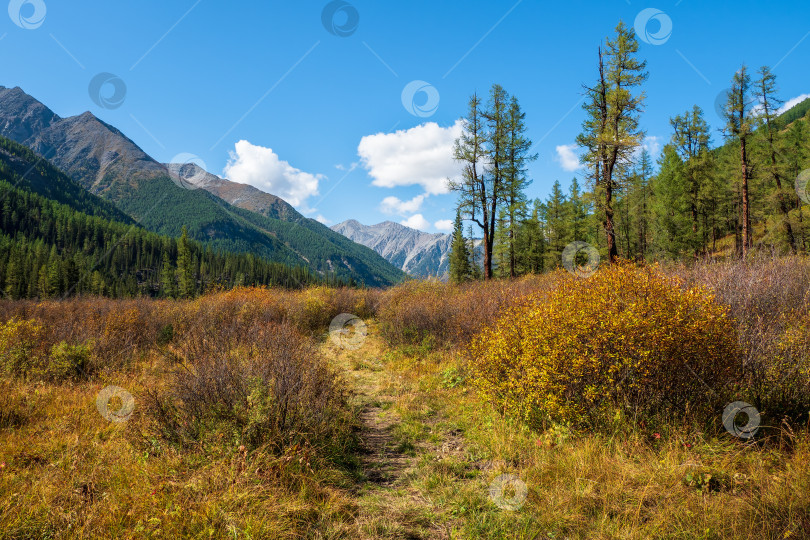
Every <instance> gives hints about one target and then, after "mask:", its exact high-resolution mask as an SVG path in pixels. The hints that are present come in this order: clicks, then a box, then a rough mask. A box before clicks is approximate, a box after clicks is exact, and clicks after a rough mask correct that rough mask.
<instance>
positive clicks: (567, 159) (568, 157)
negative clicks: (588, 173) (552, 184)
mask: <svg viewBox="0 0 810 540" xmlns="http://www.w3.org/2000/svg"><path fill="white" fill-rule="evenodd" d="M576 149H577V145H576V144H562V145H560V146H558V147H557V161H559V163H560V167H562V168H563V170H564V171H568V172H574V171H576V170H579V169H581V168H582V164H581V163H580V162H579V156H578V155H577V154H576V152H574V150H576Z"/></svg>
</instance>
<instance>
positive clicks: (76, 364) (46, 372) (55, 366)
mask: <svg viewBox="0 0 810 540" xmlns="http://www.w3.org/2000/svg"><path fill="white" fill-rule="evenodd" d="M90 349H91V346H90V344H87V343H80V344H78V345H71V344H69V343H66V342H64V341H61V342H59V343H57V344H56V345H54V346H53V347H51V351H50V354H49V355H48V356H49V358H48V361H47V363H46V364H45V365H44V366H43V377H44V378H46V379H48V380H52V381H65V380H71V379H80V378H83V377H87V376H88V375H90V374H92V369H93V366H92V365H91V363H90Z"/></svg>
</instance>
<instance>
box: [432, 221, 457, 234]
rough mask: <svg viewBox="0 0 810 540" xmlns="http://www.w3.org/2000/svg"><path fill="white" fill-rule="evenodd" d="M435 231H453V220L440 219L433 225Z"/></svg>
mask: <svg viewBox="0 0 810 540" xmlns="http://www.w3.org/2000/svg"><path fill="white" fill-rule="evenodd" d="M433 226H434V227H436V229H437V230H440V231H448V232H449V231H452V230H453V220H452V219H440V220H439V221H437V222H436V223H434V224H433Z"/></svg>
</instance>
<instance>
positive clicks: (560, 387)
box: [471, 265, 739, 427]
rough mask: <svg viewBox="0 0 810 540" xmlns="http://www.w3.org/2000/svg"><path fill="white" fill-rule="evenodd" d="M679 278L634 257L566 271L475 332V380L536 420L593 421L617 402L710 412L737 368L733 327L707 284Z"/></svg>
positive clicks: (504, 405)
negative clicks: (587, 273) (593, 269)
mask: <svg viewBox="0 0 810 540" xmlns="http://www.w3.org/2000/svg"><path fill="white" fill-rule="evenodd" d="M678 285H679V284H678V282H677V281H676V280H675V279H670V278H667V277H665V276H664V275H663V274H662V273H661V272H660V270H659V269H658V268H657V267H650V268H641V267H636V266H632V265H619V266H612V267H608V268H604V269H602V270H600V271H599V272H598V273H597V274H596V275H594V276H593V277H591V278H589V279H587V280H581V279H578V278H576V277H573V276H569V277H565V278H561V279H560V282H559V285H558V287H557V288H556V289H555V290H553V291H552V292H550V293H549V294H547V295H534V296H531V297H529V298H528V299H527V300H526V301H524V302H522V303H521V304H519V305H518V306H516V307H514V308H512V309H510V310H508V311H507V312H506V313H505V314H504V315H503V316H502V317H501V318H500V319H499V320H498V322H497V324H495V325H494V326H492V327H491V328H489V329H487V330H485V331H484V332H482V333H481V334H480V335H479V336H477V337H476V338H475V340H474V341H473V343H472V345H471V353H472V358H473V361H472V366H471V367H472V372H473V377H472V378H473V380H474V382H475V383H476V384H477V386H478V387H479V389H480V390H481V392H482V393H483V395H484V396H485V397H486V398H487V399H488V400H489V401H491V402H492V403H493V404H494V405H495V406H496V407H497V408H499V409H500V410H502V411H503V412H504V413H505V414H508V415H512V416H516V417H520V418H522V419H523V420H525V421H527V422H528V423H529V424H530V425H532V426H533V427H540V426H542V425H543V424H544V423H545V422H546V421H549V420H551V421H555V422H566V423H572V424H575V425H576V424H580V425H581V424H585V423H594V422H595V421H596V420H597V419H598V418H601V417H603V415H604V414H605V413H608V412H614V408H615V407H617V406H618V407H621V408H623V409H624V412H625V413H627V414H633V415H635V414H639V413H643V414H656V413H665V412H670V413H671V412H681V413H683V412H686V411H693V412H694V411H698V410H701V409H703V410H708V409H709V408H711V405H710V402H712V401H714V400H716V399H717V398H718V397H719V396H720V395H722V394H723V393H724V392H725V390H727V385H729V384H731V383H732V382H733V381H735V380H736V377H737V375H738V367H739V356H738V354H737V348H736V335H735V331H734V326H733V323H732V321H731V319H729V318H728V317H727V314H726V309H725V308H723V307H721V306H720V305H718V304H717V303H716V302H715V301H714V297H713V296H712V294H710V293H709V292H708V291H707V290H705V289H701V288H693V289H683V288H681V287H679V286H678ZM707 386H709V387H711V388H712V391H709V390H707ZM715 405H716V403H715ZM721 406H722V403H721Z"/></svg>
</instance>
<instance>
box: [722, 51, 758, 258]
mask: <svg viewBox="0 0 810 540" xmlns="http://www.w3.org/2000/svg"><path fill="white" fill-rule="evenodd" d="M752 105H753V101H752V99H751V76H750V75H749V74H748V67H747V66H746V65H745V64H743V65H742V67H741V68H740V69H739V71H737V73H735V74H734V78H733V79H732V82H731V91H730V92H729V95H728V101H727V102H726V108H725V116H726V136H727V137H730V138H733V139H734V140H736V141H737V142H738V143H739V145H740V178H741V182H740V197H741V199H742V202H741V206H740V226H741V227H742V229H741V233H740V234H741V255H742V256H743V257H746V256H747V255H748V251H749V250H750V249H751V247H752V246H753V234H752V230H751V201H750V199H749V180H750V177H751V165H750V163H749V156H748V141H749V138H750V136H751V133H752V132H753V125H752V123H753V118H752V114H751V112H752Z"/></svg>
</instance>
